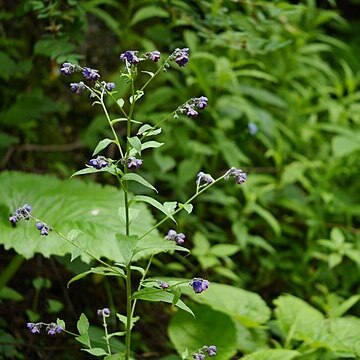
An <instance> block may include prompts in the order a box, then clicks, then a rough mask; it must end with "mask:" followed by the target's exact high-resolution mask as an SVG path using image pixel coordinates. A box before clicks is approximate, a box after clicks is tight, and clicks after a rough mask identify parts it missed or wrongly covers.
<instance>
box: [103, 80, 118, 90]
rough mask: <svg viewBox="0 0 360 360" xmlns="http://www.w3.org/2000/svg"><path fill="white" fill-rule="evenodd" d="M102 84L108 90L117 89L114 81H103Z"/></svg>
mask: <svg viewBox="0 0 360 360" xmlns="http://www.w3.org/2000/svg"><path fill="white" fill-rule="evenodd" d="M101 86H102V87H103V88H104V89H106V90H107V91H113V90H114V89H115V84H114V83H113V82H108V83H107V82H106V81H102V82H101Z"/></svg>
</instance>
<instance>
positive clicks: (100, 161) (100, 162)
mask: <svg viewBox="0 0 360 360" xmlns="http://www.w3.org/2000/svg"><path fill="white" fill-rule="evenodd" d="M89 164H90V165H91V166H92V167H94V168H95V169H98V170H100V169H102V168H104V167H106V166H108V165H109V162H108V161H107V160H106V159H105V158H104V157H103V156H98V157H97V158H96V159H91V160H90V161H89Z"/></svg>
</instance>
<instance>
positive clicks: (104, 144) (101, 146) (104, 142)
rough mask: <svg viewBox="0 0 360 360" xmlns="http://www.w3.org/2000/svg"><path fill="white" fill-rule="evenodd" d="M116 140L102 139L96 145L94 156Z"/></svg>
mask: <svg viewBox="0 0 360 360" xmlns="http://www.w3.org/2000/svg"><path fill="white" fill-rule="evenodd" d="M114 142H115V141H114V140H111V139H104V140H101V141H100V142H99V143H98V144H97V146H96V148H95V150H94V152H93V156H94V155H96V154H98V153H99V152H100V151H101V150H103V149H105V148H106V147H107V146H108V145H109V144H111V143H114Z"/></svg>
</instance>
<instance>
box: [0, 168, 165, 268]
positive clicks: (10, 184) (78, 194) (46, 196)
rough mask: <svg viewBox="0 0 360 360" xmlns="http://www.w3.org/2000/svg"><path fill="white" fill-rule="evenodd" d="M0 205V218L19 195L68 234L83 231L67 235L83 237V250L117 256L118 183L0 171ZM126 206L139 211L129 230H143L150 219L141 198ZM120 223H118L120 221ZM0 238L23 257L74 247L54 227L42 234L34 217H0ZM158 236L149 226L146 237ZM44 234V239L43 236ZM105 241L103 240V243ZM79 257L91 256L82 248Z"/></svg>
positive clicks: (112, 258) (62, 252)
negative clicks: (13, 219)
mask: <svg viewBox="0 0 360 360" xmlns="http://www.w3.org/2000/svg"><path fill="white" fill-rule="evenodd" d="M0 184H1V186H0V187H1V188H3V189H7V191H1V192H0V208H2V209H3V213H5V214H6V215H5V219H6V220H7V217H8V216H9V214H11V213H12V212H13V211H14V210H15V209H17V208H19V207H20V206H23V205H24V201H25V202H27V203H29V204H30V205H31V206H32V207H33V211H32V213H33V215H34V216H36V217H37V218H39V219H41V220H42V221H44V222H46V223H48V224H50V225H51V226H53V227H54V228H56V229H58V230H59V231H61V233H62V234H68V233H69V232H70V231H71V230H73V229H78V230H79V231H81V232H82V233H83V235H81V236H78V238H75V240H73V241H74V242H79V244H80V245H81V246H82V241H81V238H82V237H83V238H84V243H85V244H86V250H87V251H89V252H90V253H92V254H96V256H97V257H99V258H106V259H108V260H109V261H114V262H117V261H118V262H121V261H123V258H122V257H121V256H119V250H118V247H117V244H116V239H115V234H116V233H118V232H119V217H118V216H117V213H118V208H119V205H122V204H124V195H123V193H122V192H121V191H119V189H118V188H116V187H113V186H103V185H100V184H95V183H93V182H83V181H81V180H79V179H72V180H59V179H57V178H55V177H54V176H49V175H46V176H41V175H35V174H29V173H21V172H6V171H3V172H1V173H0ZM131 208H134V209H138V210H139V211H140V214H141V216H139V217H137V218H136V219H134V220H133V221H132V223H131V224H130V233H131V234H133V235H143V234H144V233H146V232H147V231H148V230H149V229H150V228H151V227H152V226H153V225H154V219H153V217H152V215H151V212H150V211H149V209H148V208H147V207H146V205H145V204H142V203H136V204H133V205H132V206H131ZM120 226H121V224H120ZM0 234H1V236H0V243H1V244H2V245H3V246H4V248H5V249H6V250H8V249H14V250H15V251H16V252H17V253H18V254H21V255H22V256H24V257H25V258H26V259H29V258H31V257H33V256H34V254H35V253H41V254H42V255H43V256H45V257H50V256H51V255H54V256H64V255H65V254H71V253H72V252H73V251H74V250H75V249H76V247H74V246H73V245H71V244H70V243H68V242H67V241H65V240H64V239H61V238H60V237H59V236H58V235H57V233H56V231H51V232H50V233H49V235H48V236H47V237H46V239H44V237H41V236H40V235H39V231H37V230H36V228H35V225H34V222H33V221H32V220H30V221H28V222H27V221H23V222H19V223H18V224H17V226H16V228H13V227H12V226H11V224H10V222H9V221H0ZM161 237H162V236H160V235H159V232H158V231H157V229H154V230H153V231H151V233H149V234H148V235H147V236H146V240H148V241H153V240H154V241H155V240H157V239H159V238H161ZM44 240H46V241H44ZM104 244H106V246H104ZM81 259H82V261H85V262H89V261H90V260H92V259H91V258H90V257H89V256H88V255H86V254H85V253H82V254H81Z"/></svg>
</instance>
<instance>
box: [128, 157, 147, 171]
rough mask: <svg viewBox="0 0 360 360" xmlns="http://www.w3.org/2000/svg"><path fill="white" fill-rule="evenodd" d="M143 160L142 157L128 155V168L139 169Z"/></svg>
mask: <svg viewBox="0 0 360 360" xmlns="http://www.w3.org/2000/svg"><path fill="white" fill-rule="evenodd" d="M142 163H143V161H142V160H141V159H136V158H134V157H133V156H130V157H128V159H127V167H128V169H134V170H137V169H139V167H140V166H141V165H142Z"/></svg>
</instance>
